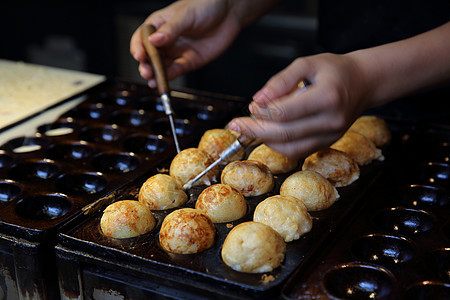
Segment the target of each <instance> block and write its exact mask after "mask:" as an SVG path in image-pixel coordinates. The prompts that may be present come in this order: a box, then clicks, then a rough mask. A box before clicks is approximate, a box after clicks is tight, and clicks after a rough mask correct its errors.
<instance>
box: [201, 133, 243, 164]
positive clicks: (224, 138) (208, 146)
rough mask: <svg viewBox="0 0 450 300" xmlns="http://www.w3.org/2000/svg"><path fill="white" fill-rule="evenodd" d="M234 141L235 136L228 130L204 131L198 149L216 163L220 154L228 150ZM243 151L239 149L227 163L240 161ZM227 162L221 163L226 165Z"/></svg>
mask: <svg viewBox="0 0 450 300" xmlns="http://www.w3.org/2000/svg"><path fill="white" fill-rule="evenodd" d="M235 141H236V136H235V135H234V134H233V133H232V131H231V130H229V129H220V128H217V129H210V130H207V131H205V133H204V134H203V136H202V138H201V139H200V142H199V144H198V149H200V150H202V151H204V152H206V153H208V154H209V156H211V158H212V159H213V160H214V161H216V160H218V159H219V157H220V156H219V155H220V153H222V151H223V150H225V149H226V148H228V147H229V146H230V145H231V144H233V143H234V142H235ZM244 155H245V151H244V149H240V150H239V151H238V152H237V153H236V154H235V155H233V156H232V157H231V158H230V159H229V161H235V160H241V159H243V158H244ZM226 163H227V162H223V164H226Z"/></svg>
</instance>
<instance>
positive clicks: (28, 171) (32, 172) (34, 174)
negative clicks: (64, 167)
mask: <svg viewBox="0 0 450 300" xmlns="http://www.w3.org/2000/svg"><path fill="white" fill-rule="evenodd" d="M59 171H60V169H59V167H58V166H57V165H56V164H55V163H54V162H53V161H51V160H48V159H44V160H36V161H24V162H21V163H17V164H15V165H13V166H12V167H11V169H9V171H8V175H9V177H11V178H12V179H14V180H44V179H49V178H52V177H55V176H56V175H57V174H58V173H59Z"/></svg>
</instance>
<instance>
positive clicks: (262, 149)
mask: <svg viewBox="0 0 450 300" xmlns="http://www.w3.org/2000/svg"><path fill="white" fill-rule="evenodd" d="M248 159H249V160H256V161H259V162H262V163H263V164H265V165H266V166H267V167H269V170H270V172H272V174H282V173H287V172H289V171H292V170H293V169H295V167H297V165H298V161H297V160H293V159H290V158H289V157H287V156H286V155H284V154H282V153H280V152H278V151H275V150H273V149H272V148H270V147H269V146H267V145H266V144H261V145H259V146H258V147H256V148H255V149H253V151H252V152H250V154H249V156H248Z"/></svg>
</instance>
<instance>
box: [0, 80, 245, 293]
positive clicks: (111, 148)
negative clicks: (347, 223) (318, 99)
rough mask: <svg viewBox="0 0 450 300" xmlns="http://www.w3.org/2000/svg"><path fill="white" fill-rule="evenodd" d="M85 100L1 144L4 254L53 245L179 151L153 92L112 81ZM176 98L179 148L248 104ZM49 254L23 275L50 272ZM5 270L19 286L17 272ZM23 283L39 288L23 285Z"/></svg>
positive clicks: (198, 95) (207, 96)
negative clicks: (68, 227) (64, 228)
mask: <svg viewBox="0 0 450 300" xmlns="http://www.w3.org/2000/svg"><path fill="white" fill-rule="evenodd" d="M81 96H83V97H85V100H84V101H83V102H82V103H80V104H79V105H77V106H76V107H74V108H73V109H71V110H70V111H68V112H66V113H63V114H62V115H61V116H60V117H59V118H58V119H57V120H55V121H52V122H51V123H48V124H43V125H41V126H40V127H39V128H36V132H35V133H34V134H30V135H29V136H23V137H17V138H14V139H11V140H10V141H8V142H6V143H5V144H3V145H1V146H0V237H1V238H2V239H1V241H2V243H3V242H4V247H3V246H2V247H0V251H2V252H4V253H6V254H10V255H11V256H12V257H14V255H15V253H16V252H17V253H21V251H16V250H14V249H15V248H14V247H16V246H17V247H20V245H22V244H23V245H25V243H27V245H28V244H29V245H30V247H32V248H39V247H40V246H41V245H44V244H45V247H47V246H48V245H54V243H55V237H56V232H57V231H58V229H59V227H60V226H61V225H62V224H64V223H65V222H68V221H69V220H70V219H76V218H77V217H78V216H79V215H81V214H82V209H83V207H85V206H86V205H88V204H90V203H93V202H94V201H97V200H98V199H102V198H108V196H111V195H113V194H114V193H115V192H116V191H118V190H120V189H121V188H123V187H124V186H126V185H127V184H130V183H131V182H133V181H134V180H136V179H137V178H139V177H140V176H144V177H146V175H145V174H147V173H148V174H150V173H152V172H155V170H156V168H157V166H159V165H160V164H161V163H162V162H164V161H165V160H167V159H169V158H171V157H173V156H174V155H175V153H176V150H175V146H174V142H173V138H172V135H171V133H170V124H169V120H168V119H167V116H166V114H165V113H164V108H163V106H162V103H161V101H160V99H159V98H158V96H157V93H156V91H154V90H153V89H150V88H149V87H147V86H145V85H142V84H136V83H132V82H126V81H119V80H118V81H107V82H105V83H103V84H101V85H99V86H97V87H96V88H93V89H90V90H88V91H87V92H86V93H85V94H83V95H81ZM172 98H173V101H172V102H173V109H174V111H175V117H176V119H175V125H176V130H177V134H178V136H179V138H180V144H181V145H182V147H188V146H190V145H193V144H195V142H196V141H197V140H198V138H199V137H200V135H201V134H203V132H205V130H207V129H210V128H214V127H223V126H224V125H225V124H226V123H225V122H226V121H228V120H230V119H231V118H232V117H233V116H234V115H236V114H238V113H240V112H242V108H243V107H244V106H245V105H246V102H245V101H244V99H242V98H240V97H232V96H225V95H216V94H211V93H206V92H196V91H188V90H185V91H181V90H178V91H173V92H172ZM99 207H101V206H99ZM43 247H44V246H43ZM49 247H50V249H51V246H49ZM47 250H48V249H45V250H42V251H41V250H39V249H36V250H35V251H34V252H33V251H31V252H30V253H28V254H25V255H24V257H28V258H29V259H32V261H33V263H32V264H29V266H30V267H27V266H23V267H20V268H18V269H20V270H23V271H24V272H23V273H24V274H32V273H36V272H35V271H34V270H32V269H29V268H31V266H36V267H37V268H39V269H42V270H45V269H49V268H47V266H43V265H42V259H41V254H43V255H45V256H47V255H50V254H49V253H50V252H51V251H47ZM5 257H6V256H5ZM33 259H34V260H33ZM15 260H16V261H23V259H20V258H18V257H16V259H15ZM53 264H54V260H53ZM7 265H9V264H6V263H5V264H2V266H0V267H2V268H3V266H5V268H7V267H6V266H7ZM49 265H51V264H49ZM27 270H28V271H27ZM5 272H7V273H8V274H11V275H10V276H9V277H10V278H11V282H13V281H14V280H16V278H14V277H15V271H14V269H12V270H11V268H8V270H7V271H5ZM27 276H28V275H27ZM30 276H31V275H30ZM36 276H37V277H38V278H39V277H40V275H39V274H38V275H36ZM19 279H20V278H19ZM19 279H17V280H19ZM19 284H20V283H19ZM23 285H25V286H26V288H27V289H28V288H30V289H32V288H33V286H36V285H37V284H36V283H35V282H33V280H29V279H26V281H24V282H23ZM26 293H28V295H30V294H31V295H33V292H32V291H29V292H26ZM26 293H24V294H26ZM40 294H42V293H41V292H40Z"/></svg>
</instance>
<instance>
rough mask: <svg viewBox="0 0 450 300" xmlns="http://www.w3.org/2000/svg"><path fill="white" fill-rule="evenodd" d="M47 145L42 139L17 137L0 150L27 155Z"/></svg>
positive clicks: (46, 141)
mask: <svg viewBox="0 0 450 300" xmlns="http://www.w3.org/2000/svg"><path fill="white" fill-rule="evenodd" d="M47 144H48V140H47V139H45V138H42V137H36V136H31V137H19V138H15V139H12V140H10V141H9V142H7V143H6V144H4V145H2V146H1V148H2V149H4V150H7V151H10V152H14V153H28V152H33V151H38V150H41V149H42V148H43V147H45V146H46V145H47Z"/></svg>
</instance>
